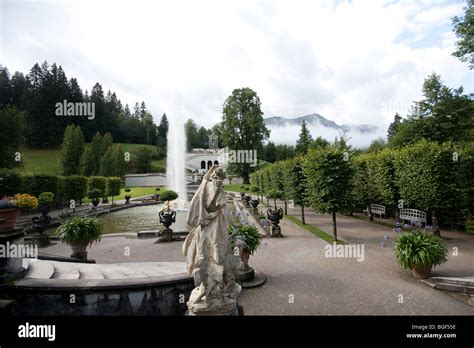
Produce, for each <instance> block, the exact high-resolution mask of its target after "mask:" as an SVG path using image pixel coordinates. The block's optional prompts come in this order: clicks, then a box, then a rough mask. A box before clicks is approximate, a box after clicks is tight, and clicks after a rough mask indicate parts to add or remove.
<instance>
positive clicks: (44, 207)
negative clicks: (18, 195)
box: [38, 192, 54, 215]
mask: <svg viewBox="0 0 474 348" xmlns="http://www.w3.org/2000/svg"><path fill="white" fill-rule="evenodd" d="M53 202H54V193H52V192H43V193H41V194H40V195H39V196H38V204H39V207H40V209H41V214H43V215H48V213H49V212H50V210H51V207H52V206H53Z"/></svg>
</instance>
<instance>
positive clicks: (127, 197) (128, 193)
mask: <svg viewBox="0 0 474 348" xmlns="http://www.w3.org/2000/svg"><path fill="white" fill-rule="evenodd" d="M124 198H125V204H128V203H130V198H132V195H131V194H130V189H129V188H127V189H125V196H124Z"/></svg>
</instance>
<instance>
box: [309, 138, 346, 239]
mask: <svg viewBox="0 0 474 348" xmlns="http://www.w3.org/2000/svg"><path fill="white" fill-rule="evenodd" d="M304 174H305V176H306V178H307V179H306V180H307V188H308V190H307V194H308V202H309V204H310V205H311V207H313V208H314V209H315V210H317V211H319V212H321V213H330V214H331V215H332V222H333V234H334V239H335V240H337V225H336V213H337V212H343V211H345V210H347V209H348V208H350V207H351V206H352V197H351V192H352V176H353V167H352V165H351V163H350V161H349V160H348V158H347V157H346V153H345V152H343V149H340V148H336V147H332V146H331V147H325V148H320V149H311V150H309V152H308V155H307V157H306V161H305V162H304Z"/></svg>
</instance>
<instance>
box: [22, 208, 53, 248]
mask: <svg viewBox="0 0 474 348" xmlns="http://www.w3.org/2000/svg"><path fill="white" fill-rule="evenodd" d="M31 220H32V226H33V228H34V229H35V230H36V231H37V232H38V235H35V236H33V237H31V241H32V242H33V244H35V245H38V246H40V247H43V246H46V245H48V244H49V236H48V235H47V234H43V232H44V230H46V228H47V227H48V226H49V223H50V222H51V216H49V215H48V214H41V216H33V218H32V219H31ZM25 241H26V238H25Z"/></svg>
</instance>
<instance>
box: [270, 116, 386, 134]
mask: <svg viewBox="0 0 474 348" xmlns="http://www.w3.org/2000/svg"><path fill="white" fill-rule="evenodd" d="M263 121H264V122H265V125H267V126H269V127H285V126H288V125H299V126H301V124H302V123H303V121H306V124H307V125H308V126H322V127H326V128H332V129H335V130H338V131H340V132H342V133H347V132H349V131H357V132H360V133H374V132H376V131H377V129H378V127H376V126H374V125H371V124H342V125H339V124H337V123H336V122H334V121H331V120H328V119H327V118H325V117H324V116H321V115H320V114H318V113H312V114H309V115H304V116H299V117H295V118H288V117H283V116H270V117H265V118H264V119H263Z"/></svg>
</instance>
